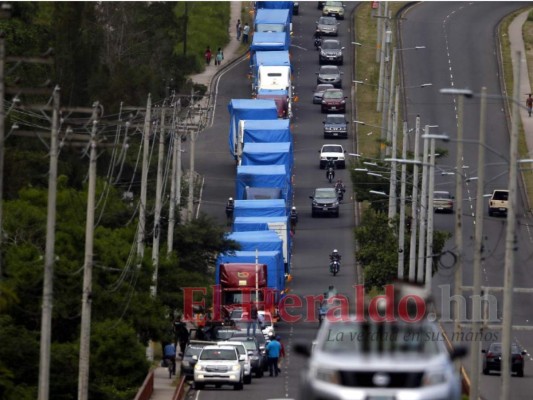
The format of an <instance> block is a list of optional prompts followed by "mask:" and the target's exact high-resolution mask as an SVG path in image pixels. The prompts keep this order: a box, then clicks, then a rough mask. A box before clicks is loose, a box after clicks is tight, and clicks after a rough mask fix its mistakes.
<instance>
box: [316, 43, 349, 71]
mask: <svg viewBox="0 0 533 400" xmlns="http://www.w3.org/2000/svg"><path fill="white" fill-rule="evenodd" d="M343 50H344V47H342V46H341V42H339V41H338V40H337V39H325V40H323V41H322V44H321V45H320V52H319V54H318V62H319V63H320V65H322V64H339V65H342V64H343V61H344V56H343V54H342V51H343Z"/></svg>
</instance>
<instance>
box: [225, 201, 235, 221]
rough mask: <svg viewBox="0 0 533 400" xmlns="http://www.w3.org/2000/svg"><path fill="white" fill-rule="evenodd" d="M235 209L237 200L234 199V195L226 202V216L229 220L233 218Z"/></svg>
mask: <svg viewBox="0 0 533 400" xmlns="http://www.w3.org/2000/svg"><path fill="white" fill-rule="evenodd" d="M234 209H235V201H234V200H233V197H230V198H229V199H228V202H227V203H226V218H227V219H228V222H229V221H230V220H231V219H233V210H234Z"/></svg>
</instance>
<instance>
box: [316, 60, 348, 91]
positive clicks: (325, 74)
mask: <svg viewBox="0 0 533 400" xmlns="http://www.w3.org/2000/svg"><path fill="white" fill-rule="evenodd" d="M316 74H317V78H316V83H317V84H318V83H331V84H332V85H333V86H334V87H336V88H339V89H340V88H342V72H341V70H340V69H339V67H337V66H336V65H323V66H322V67H320V70H319V71H318V72H317V73H316Z"/></svg>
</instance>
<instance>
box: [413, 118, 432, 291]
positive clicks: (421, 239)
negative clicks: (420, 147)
mask: <svg viewBox="0 0 533 400" xmlns="http://www.w3.org/2000/svg"><path fill="white" fill-rule="evenodd" d="M428 134H429V125H426V126H425V127H424V135H428ZM427 159H428V140H427V139H424V151H423V156H422V190H421V193H420V214H419V215H420V228H419V231H420V232H419V234H418V263H417V268H416V281H417V282H419V283H421V282H423V281H424V267H425V263H424V261H425V246H424V245H425V242H426V219H427V212H428V211H427V210H428V197H427V189H428V166H427Z"/></svg>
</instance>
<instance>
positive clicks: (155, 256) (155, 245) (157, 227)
mask: <svg viewBox="0 0 533 400" xmlns="http://www.w3.org/2000/svg"><path fill="white" fill-rule="evenodd" d="M159 125H160V131H159V152H158V156H157V180H156V187H155V212H154V214H155V215H154V233H153V241H152V265H153V266H154V272H153V275H152V287H151V293H152V296H153V297H156V295H157V275H158V269H159V238H160V234H161V193H162V191H163V158H164V154H165V103H163V106H162V107H161V123H160V124H159Z"/></svg>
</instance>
